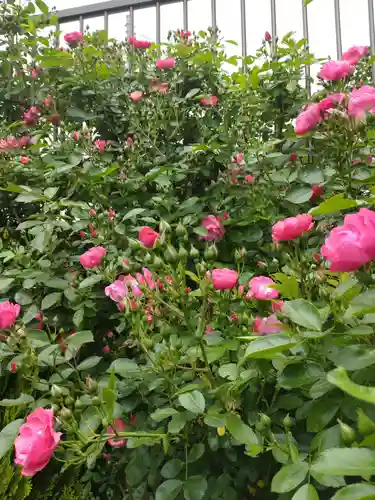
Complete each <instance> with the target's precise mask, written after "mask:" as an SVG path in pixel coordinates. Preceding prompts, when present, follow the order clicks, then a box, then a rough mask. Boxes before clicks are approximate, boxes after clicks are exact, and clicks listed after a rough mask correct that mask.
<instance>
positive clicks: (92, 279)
mask: <svg viewBox="0 0 375 500" xmlns="http://www.w3.org/2000/svg"><path fill="white" fill-rule="evenodd" d="M102 279H103V276H102V275H101V274H94V275H92V276H89V277H88V278H85V279H84V280H83V281H81V283H80V284H79V288H80V290H82V289H84V288H88V287H89V286H94V285H96V284H97V283H99V282H100V281H102Z"/></svg>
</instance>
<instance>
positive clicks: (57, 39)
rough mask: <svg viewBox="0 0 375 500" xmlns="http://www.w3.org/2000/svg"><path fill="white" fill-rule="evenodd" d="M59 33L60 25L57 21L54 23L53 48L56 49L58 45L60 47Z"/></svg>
mask: <svg viewBox="0 0 375 500" xmlns="http://www.w3.org/2000/svg"><path fill="white" fill-rule="evenodd" d="M59 33H60V23H59V21H58V20H57V21H56V34H55V48H56V49H58V48H59V45H60V36H59Z"/></svg>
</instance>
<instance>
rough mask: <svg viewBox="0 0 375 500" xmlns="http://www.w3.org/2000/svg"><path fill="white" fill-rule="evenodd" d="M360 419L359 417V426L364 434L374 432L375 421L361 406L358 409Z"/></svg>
mask: <svg viewBox="0 0 375 500" xmlns="http://www.w3.org/2000/svg"><path fill="white" fill-rule="evenodd" d="M357 414H358V419H357V427H358V430H359V432H360V433H361V434H362V435H363V436H367V434H372V433H374V432H375V422H374V421H373V420H371V418H369V417H368V416H367V415H366V414H365V413H364V411H363V410H361V409H360V408H358V409H357Z"/></svg>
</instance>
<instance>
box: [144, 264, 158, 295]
mask: <svg viewBox="0 0 375 500" xmlns="http://www.w3.org/2000/svg"><path fill="white" fill-rule="evenodd" d="M142 271H143V276H144V278H145V280H146V284H147V286H148V287H149V288H150V289H151V290H155V288H156V283H155V281H154V278H153V275H152V272H151V271H150V270H149V269H148V268H147V267H143V268H142Z"/></svg>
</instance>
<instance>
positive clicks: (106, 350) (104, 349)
mask: <svg viewBox="0 0 375 500" xmlns="http://www.w3.org/2000/svg"><path fill="white" fill-rule="evenodd" d="M110 350H111V348H110V347H109V345H106V346H104V347H103V352H104V354H108V353H109V351H110Z"/></svg>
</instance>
